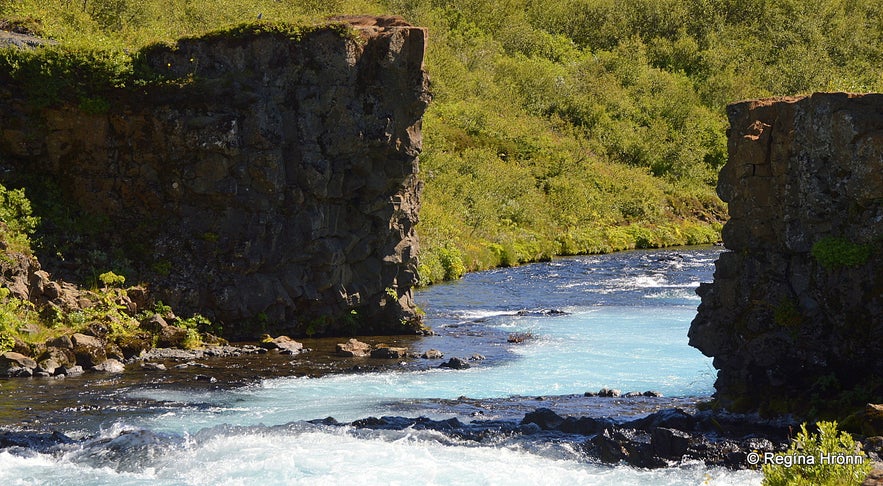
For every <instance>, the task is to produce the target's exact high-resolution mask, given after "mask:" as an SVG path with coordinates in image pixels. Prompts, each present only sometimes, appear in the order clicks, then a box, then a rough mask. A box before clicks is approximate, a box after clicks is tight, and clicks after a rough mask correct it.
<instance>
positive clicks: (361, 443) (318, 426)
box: [0, 248, 761, 485]
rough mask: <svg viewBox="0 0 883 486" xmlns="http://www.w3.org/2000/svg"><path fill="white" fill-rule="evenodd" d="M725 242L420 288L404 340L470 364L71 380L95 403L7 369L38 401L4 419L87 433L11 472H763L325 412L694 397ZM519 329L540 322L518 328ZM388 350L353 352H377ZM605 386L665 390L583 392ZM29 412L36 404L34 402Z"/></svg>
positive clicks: (6, 462)
mask: <svg viewBox="0 0 883 486" xmlns="http://www.w3.org/2000/svg"><path fill="white" fill-rule="evenodd" d="M719 252H720V249H717V248H681V249H673V250H655V251H651V250H647V251H632V252H623V253H616V254H611V255H602V256H583V257H573V258H562V259H556V260H554V261H551V262H546V263H537V264H531V265H524V266H521V267H516V268H508V269H497V270H492V271H487V272H478V273H473V274H469V275H466V276H465V277H464V278H463V279H462V280H460V281H457V282H452V283H446V284H441V285H436V286H433V287H430V288H428V289H424V290H421V291H419V292H418V293H417V295H416V300H417V301H418V303H419V304H420V305H421V307H423V308H424V309H425V310H426V313H427V315H426V319H427V323H428V324H429V325H430V326H431V327H432V328H433V329H434V330H435V331H436V333H437V334H438V335H437V336H431V337H427V338H423V339H418V340H414V339H411V340H406V341H404V344H405V345H407V346H409V347H410V348H411V350H412V351H415V352H423V351H425V350H428V349H431V348H432V349H438V350H441V351H443V352H444V353H445V358H444V359H445V360H446V359H448V358H449V357H452V356H457V357H463V358H466V359H468V360H469V363H470V364H471V368H469V369H465V370H450V369H439V368H438V364H439V363H440V362H441V361H439V360H420V359H415V360H406V361H403V362H401V363H395V364H393V365H388V364H387V365H385V366H383V367H381V368H378V369H377V370H375V371H371V372H358V373H354V372H347V373H339V372H329V373H328V374H322V376H313V375H311V374H305V373H296V372H294V371H292V372H291V373H290V375H293V376H286V373H285V372H284V370H283V372H279V371H278V370H277V371H276V373H274V374H273V376H272V377H269V378H262V379H251V380H242V381H241V382H237V384H235V385H230V386H207V385H204V384H199V385H197V384H196V383H194V382H192V381H182V380H163V379H153V380H152V381H151V380H147V379H144V378H143V375H142V377H141V378H138V379H135V378H132V379H129V381H125V380H126V378H109V379H108V380H105V381H106V382H107V383H106V384H105V386H104V387H101V385H100V384H99V385H88V384H87V383H90V382H86V381H83V382H82V385H80V384H78V383H79V382H70V383H75V385H71V384H70V383H69V384H68V387H67V388H64V393H66V394H71V395H72V396H74V397H80V398H79V399H78V400H79V402H80V405H79V406H65V407H63V408H61V407H60V406H56V407H55V408H53V407H52V406H50V405H45V404H52V403H54V402H53V400H52V398H51V397H52V396H58V393H60V392H58V393H55V394H54V395H53V390H52V387H53V385H51V384H50V385H47V384H45V383H42V382H38V381H37V380H36V379H34V380H30V382H29V384H27V385H10V384H9V383H10V381H12V380H8V381H7V382H6V383H2V386H3V390H9V396H14V395H15V394H16V393H18V394H20V395H21V396H22V397H24V396H25V395H26V396H27V400H30V401H27V402H26V403H28V406H26V407H19V408H18V409H17V412H18V414H19V415H14V414H13V415H9V414H7V415H6V418H7V420H6V421H7V423H6V424H5V426H6V428H8V429H9V428H11V429H15V430H23V429H28V428H35V429H36V428H39V429H41V430H58V431H60V432H62V433H64V434H66V435H68V436H70V437H72V438H74V439H77V442H75V443H73V444H70V445H68V446H61V447H56V448H54V449H53V450H51V451H47V452H36V451H34V450H31V449H16V448H11V449H6V450H4V451H0V484H4V485H16V484H27V485H31V484H53V485H55V484H77V485H80V484H113V485H129V484H132V485H135V484H144V485H147V484H150V485H155V484H194V485H202V484H205V485H209V484H211V485H218V484H229V485H237V484H243V485H244V484H254V483H256V482H260V483H263V484H268V485H269V484H311V485H312V484H340V483H351V484H376V483H382V484H414V483H419V484H438V485H448V484H464V485H466V484H470V485H471V484H500V485H503V484H506V485H509V484H592V485H594V484H617V485H619V484H726V485H732V484H759V483H760V479H761V477H760V475H759V474H758V473H757V472H754V471H729V470H726V469H719V468H708V467H706V466H704V465H701V464H685V465H681V466H679V467H672V468H666V469H658V470H641V469H636V468H631V467H628V466H622V465H620V466H610V465H605V464H601V463H599V462H597V460H594V459H591V458H589V457H587V456H586V455H585V454H584V453H583V452H582V450H581V448H580V444H579V443H578V442H573V441H567V440H561V439H560V438H555V437H551V438H545V439H544V438H542V437H540V438H536V437H534V438H525V437H520V436H519V437H513V436H509V435H507V436H502V435H501V436H500V437H496V438H492V439H491V440H482V441H475V440H468V439H464V438H462V437H457V436H453V435H449V434H445V433H443V432H440V431H437V430H419V429H417V428H410V427H409V428H406V429H404V430H371V429H365V428H358V427H352V426H337V425H327V424H325V423H321V422H319V421H318V420H316V419H324V418H326V417H334V419H336V420H337V421H339V422H352V421H354V420H357V419H364V418H366V417H381V416H401V417H421V416H422V417H428V418H431V419H436V420H442V419H450V418H454V417H456V418H457V419H458V420H460V421H462V422H470V421H475V420H518V419H519V418H520V417H523V415H524V414H525V413H526V412H529V411H532V410H534V409H536V408H538V407H548V408H552V409H553V410H555V411H556V412H558V413H559V414H562V415H564V414H570V415H577V416H579V415H586V416H592V417H613V418H615V419H629V418H634V417H638V416H641V415H645V414H647V413H649V412H652V411H654V410H658V409H660V408H667V407H673V406H678V407H683V408H687V409H689V408H691V407H692V406H694V404H695V403H696V402H697V401H700V400H703V399H707V398H708V396H709V395H710V394H711V393H712V391H713V388H712V385H713V382H714V377H715V371H714V369H713V368H712V366H711V360H710V359H709V358H706V357H704V356H703V355H702V354H701V353H699V352H698V351H697V350H695V349H693V348H691V347H689V346H688V345H687V337H686V334H687V329H688V328H689V324H690V321H691V320H692V318H693V317H694V316H695V314H696V307H697V305H698V303H699V299H698V297H697V296H696V295H695V288H696V287H697V286H698V285H699V283H700V282H707V281H710V280H711V276H712V272H713V262H714V260H715V259H716V258H717V255H718V254H719ZM513 334H519V335H522V336H526V337H527V339H525V340H524V341H523V342H520V343H510V342H508V341H509V340H508V338H509V337H510V335H513ZM398 344H402V342H399V343H398ZM309 346H310V344H309V343H308V347H309ZM313 348H314V349H313V351H310V352H308V353H306V354H303V355H301V356H298V357H296V358H291V357H289V358H286V359H287V360H288V361H286V362H285V363H290V365H291V366H292V367H295V366H296V364H297V363H296V361H298V360H310V359H311V354H313V355H314V358H313V359H315V356H317V355H319V354H321V353H325V351H323V349H325V348H323V347H322V344H321V343H319V342H317V343H316V344H315V345H314V346H313ZM325 354H327V353H325ZM477 355H481V356H477ZM482 358H483V359H482ZM276 359H278V357H277V358H276ZM323 359H324V360H326V361H327V360H328V358H327V357H325V358H323ZM332 361H333V360H332ZM374 361H376V360H371V359H367V358H362V359H361V361H359V360H358V359H351V360H350V361H346V362H345V365H346V366H349V367H351V366H352V365H353V363H355V364H356V365H358V366H361V367H362V369H369V370H370V369H372V363H373V362H374ZM338 362H340V360H339V359H338V360H337V361H335V363H338ZM360 363H361V364H360ZM283 366H284V364H283ZM292 369H294V368H292ZM221 373H223V371H221ZM231 373H232V372H231ZM233 374H235V373H233ZM91 380H92V383H94V382H95V379H94V376H93V377H92V378H91ZM115 380H116V381H115ZM120 380H123V381H120ZM62 381H65V380H62ZM22 383H23V382H22ZM90 386H91V388H90ZM96 387H97V388H96ZM602 387H609V388H615V389H619V390H621V391H622V392H624V393H625V392H630V391H636V392H644V391H648V390H652V391H657V392H660V393H662V394H663V395H664V397H663V398H652V397H638V398H604V397H593V396H584V393H585V392H587V391H598V390H599V389H600V388H602ZM58 390H62V388H60V387H59V388H58ZM41 394H45V396H44V395H41ZM41 397H43V398H41ZM17 400H18V401H17V402H16V403H24V401H23V400H24V399H23V398H20V399H17ZM66 400H68V401H70V397H68V398H66ZM93 402H94V403H95V404H93ZM7 403H9V402H7ZM43 405H45V409H44V408H41V407H43ZM6 406H7V407H8V404H7V405H6ZM28 414H31V415H32V416H35V417H38V419H34V420H29V421H23V420H19V419H20V418H21V416H22V415H25V416H26V415H28ZM10 417H13V418H10ZM11 420H16V421H18V422H16V423H12V424H11V423H9V422H10V421H11ZM0 425H4V424H3V421H2V420H0ZM38 426H39V427H38Z"/></svg>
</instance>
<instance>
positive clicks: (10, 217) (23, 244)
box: [0, 185, 40, 256]
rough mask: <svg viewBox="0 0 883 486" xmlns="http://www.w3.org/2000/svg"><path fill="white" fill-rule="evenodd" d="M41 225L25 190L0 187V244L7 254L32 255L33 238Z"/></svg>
mask: <svg viewBox="0 0 883 486" xmlns="http://www.w3.org/2000/svg"><path fill="white" fill-rule="evenodd" d="M39 223H40V219H39V218H37V217H35V216H33V215H32V214H31V201H30V200H28V198H27V197H26V196H25V192H24V190H22V189H7V188H6V187H5V186H3V185H0V242H2V244H3V247H4V248H3V249H4V250H5V252H9V253H23V254H25V255H30V254H31V236H33V234H34V231H35V230H36V229H37V225H38V224H39ZM3 256H5V254H4V255H3Z"/></svg>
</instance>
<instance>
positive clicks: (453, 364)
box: [438, 357, 472, 370]
mask: <svg viewBox="0 0 883 486" xmlns="http://www.w3.org/2000/svg"><path fill="white" fill-rule="evenodd" d="M471 366H472V365H470V364H469V362H467V361H466V360H465V359H463V358H457V357H453V358H451V359H449V360H447V361H445V362H444V363H442V364H440V365H438V367H439V368H450V369H452V370H465V369H468V368H470V367H471Z"/></svg>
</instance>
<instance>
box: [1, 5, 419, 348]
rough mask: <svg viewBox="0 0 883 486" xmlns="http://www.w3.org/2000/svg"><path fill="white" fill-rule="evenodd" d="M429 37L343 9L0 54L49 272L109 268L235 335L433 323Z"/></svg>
mask: <svg viewBox="0 0 883 486" xmlns="http://www.w3.org/2000/svg"><path fill="white" fill-rule="evenodd" d="M425 38H426V35H425V31H424V30H423V29H420V28H416V27H412V26H410V25H408V24H407V23H405V22H404V21H403V20H401V19H400V18H397V17H343V18H338V19H334V20H332V21H330V22H328V23H326V24H324V25H307V26H295V25H291V24H271V23H266V22H257V23H250V24H246V25H240V26H235V27H232V28H228V29H224V30H220V31H215V32H211V33H208V34H205V35H201V36H196V37H189V38H183V39H180V40H178V41H177V42H175V43H173V44H156V45H152V46H150V47H147V48H144V49H142V50H140V51H138V52H137V53H136V54H134V55H132V56H130V55H128V54H127V53H125V52H114V51H102V52H99V51H77V50H75V49H70V48H68V47H63V46H48V47H43V48H39V49H37V50H33V51H22V50H18V49H16V50H9V49H8V50H3V51H2V55H0V64H4V65H5V67H8V68H9V69H0V71H2V74H0V77H2V78H3V79H2V81H3V83H2V88H0V111H2V114H0V126H2V127H3V130H2V132H0V163H2V165H3V168H4V169H5V170H4V174H5V177H4V180H3V182H4V183H5V184H6V185H8V186H10V187H24V188H25V189H26V190H27V193H28V195H29V196H30V197H31V199H32V201H34V207H35V212H37V213H38V215H39V216H41V217H42V218H43V226H42V228H43V229H44V230H45V233H44V234H45V236H46V238H45V239H44V240H43V244H42V245H41V246H40V248H39V249H38V251H37V256H38V257H39V258H40V260H41V263H42V264H43V266H44V267H45V268H46V269H47V270H48V272H49V274H51V275H52V276H53V278H57V279H64V280H67V281H71V282H81V283H83V282H87V281H89V280H90V278H91V280H92V282H95V281H96V280H95V276H96V275H98V274H99V273H102V272H105V271H108V270H113V271H114V272H116V273H117V274H120V275H125V276H126V277H127V278H128V279H129V280H130V281H136V282H140V283H142V284H144V286H145V287H146V288H147V289H149V293H150V295H151V296H152V297H153V299H154V300H155V301H159V300H161V301H162V302H164V303H166V304H168V305H170V306H172V307H173V308H174V309H175V310H176V311H177V312H179V313H183V314H185V315H187V314H193V313H199V314H200V315H203V316H205V317H207V318H208V319H209V320H210V322H213V323H216V324H217V325H219V326H222V327H223V330H224V333H225V334H226V335H227V336H228V337H233V338H250V337H251V338H253V337H257V336H258V335H260V334H261V333H264V332H267V331H272V332H274V333H279V332H285V333H287V334H291V335H322V334H355V333H361V334H390V333H414V332H421V331H422V330H423V326H422V323H421V319H420V316H419V313H418V311H417V309H416V307H415V306H414V304H413V301H412V299H411V287H412V286H413V285H414V284H415V283H416V254H417V237H416V234H415V233H414V224H415V223H416V221H417V211H418V208H419V194H420V189H421V185H420V183H419V182H418V180H417V177H416V173H417V163H418V162H417V155H418V153H419V152H420V148H421V143H422V137H421V131H420V121H421V117H422V115H423V111H424V110H425V108H426V106H427V104H428V102H429V93H428V77H427V75H426V73H425V71H424V69H423V56H424V50H425ZM50 58H51V59H52V60H53V62H49V63H48V64H47V63H46V60H47V59H50ZM41 63H43V64H41ZM393 296H394V297H393Z"/></svg>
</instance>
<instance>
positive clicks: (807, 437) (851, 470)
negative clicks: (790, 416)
mask: <svg viewBox="0 0 883 486" xmlns="http://www.w3.org/2000/svg"><path fill="white" fill-rule="evenodd" d="M816 426H817V427H818V429H819V433H818V434H810V433H809V432H807V430H806V424H803V425H801V426H800V433H798V434H797V437H795V438H794V439H793V440H792V441H791V445H790V447H789V448H788V450H787V451H785V452H781V453H779V454H777V457H779V458H780V459H781V464H764V466H763V476H764V478H763V484H764V485H765V486H801V485H806V486H809V485H813V486H829V485H830V486H833V485H838V486H840V485H859V484H862V481H864V479H865V477H867V475H868V473H870V472H871V460H870V458H868V457H867V456H866V455H865V453H864V452H863V451H861V449H860V448H858V447H857V445H856V443H855V441H854V440H853V439H852V436H851V435H849V434H848V433H846V432H840V433H839V434H838V432H837V422H819V423H817V424H816ZM826 459H829V460H827V461H826ZM837 459H842V460H844V461H843V462H847V463H846V464H840V463H836V462H837ZM832 460H833V461H834V462H835V463H833V464H832V463H831V462H832Z"/></svg>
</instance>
